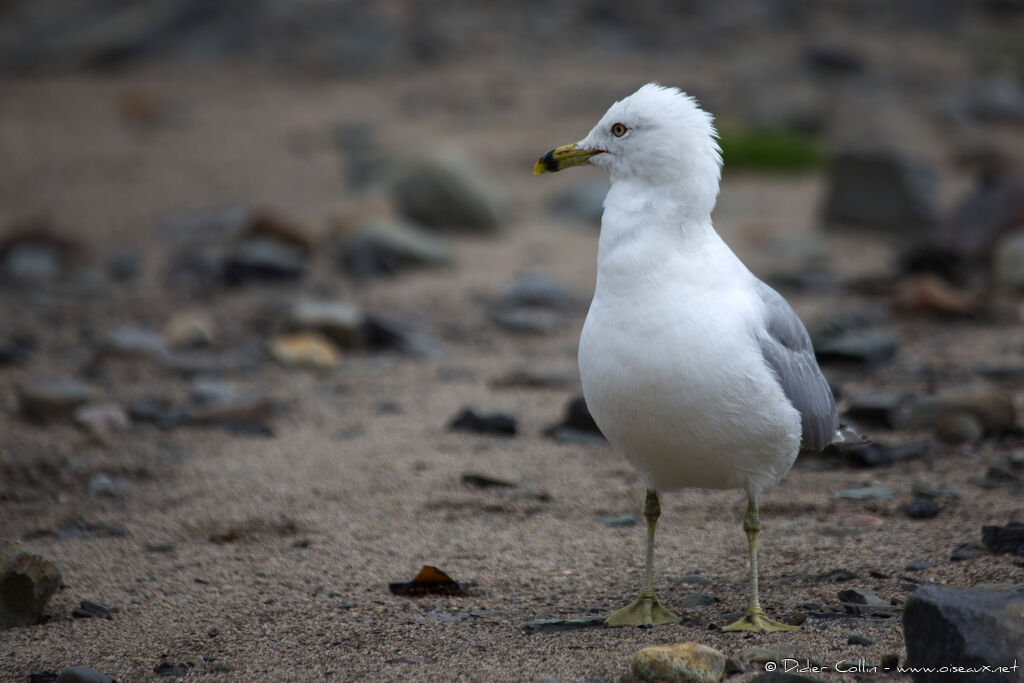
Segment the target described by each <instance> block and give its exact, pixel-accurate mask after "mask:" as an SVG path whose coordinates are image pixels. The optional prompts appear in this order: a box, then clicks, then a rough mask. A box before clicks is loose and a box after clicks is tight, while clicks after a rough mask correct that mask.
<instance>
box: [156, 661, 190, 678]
mask: <svg viewBox="0 0 1024 683" xmlns="http://www.w3.org/2000/svg"><path fill="white" fill-rule="evenodd" d="M153 673H155V674H156V675H157V676H174V677H176V678H177V677H181V676H184V675H185V674H186V673H188V667H187V666H185V665H184V664H172V663H171V662H160V663H159V664H157V665H156V666H154V667H153Z"/></svg>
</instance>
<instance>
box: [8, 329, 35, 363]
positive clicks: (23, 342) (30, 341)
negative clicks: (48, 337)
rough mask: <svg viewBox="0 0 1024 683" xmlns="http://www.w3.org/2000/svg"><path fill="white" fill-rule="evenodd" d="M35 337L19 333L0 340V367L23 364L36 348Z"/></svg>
mask: <svg viewBox="0 0 1024 683" xmlns="http://www.w3.org/2000/svg"><path fill="white" fill-rule="evenodd" d="M36 346H37V342H36V338H35V337H34V336H32V335H30V334H19V335H14V336H12V337H9V338H7V339H4V340H2V341H0V367H3V366H4V365H24V364H25V363H27V362H28V360H29V358H31V356H32V353H33V352H34V351H35V350H36Z"/></svg>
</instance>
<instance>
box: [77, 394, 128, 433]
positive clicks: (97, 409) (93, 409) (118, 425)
mask: <svg viewBox="0 0 1024 683" xmlns="http://www.w3.org/2000/svg"><path fill="white" fill-rule="evenodd" d="M74 420H75V424H77V425H78V426H79V427H81V428H83V429H84V430H85V431H87V432H88V433H89V434H90V435H91V436H93V437H94V438H96V439H99V440H100V441H106V440H107V439H109V438H110V437H111V436H113V435H114V434H115V433H117V432H124V431H127V430H128V429H130V428H131V426H132V421H131V418H130V417H129V416H128V413H127V412H126V411H125V409H124V408H122V407H121V406H120V405H118V404H117V403H114V402H112V401H103V402H97V403H86V404H85V405H81V406H79V407H78V408H76V409H75V412H74Z"/></svg>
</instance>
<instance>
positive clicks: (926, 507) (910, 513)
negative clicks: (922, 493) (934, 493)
mask: <svg viewBox="0 0 1024 683" xmlns="http://www.w3.org/2000/svg"><path fill="white" fill-rule="evenodd" d="M940 510H941V508H939V506H938V504H937V503H936V502H935V501H934V500H932V499H931V498H924V497H917V498H914V499H913V500H911V501H910V502H908V503H907V504H906V505H904V506H903V512H904V514H906V515H907V517H909V518H910V519H932V518H933V517H938V516H939V512H940Z"/></svg>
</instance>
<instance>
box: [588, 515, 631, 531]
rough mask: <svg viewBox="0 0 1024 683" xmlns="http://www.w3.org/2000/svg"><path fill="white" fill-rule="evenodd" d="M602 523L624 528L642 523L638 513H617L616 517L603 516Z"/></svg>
mask: <svg viewBox="0 0 1024 683" xmlns="http://www.w3.org/2000/svg"><path fill="white" fill-rule="evenodd" d="M598 521H600V522H601V524H604V525H605V526H610V527H612V528H622V527H629V526H636V525H637V524H639V523H640V520H638V519H637V518H636V515H615V516H614V517H602V518H601V519H600V520H598Z"/></svg>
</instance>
